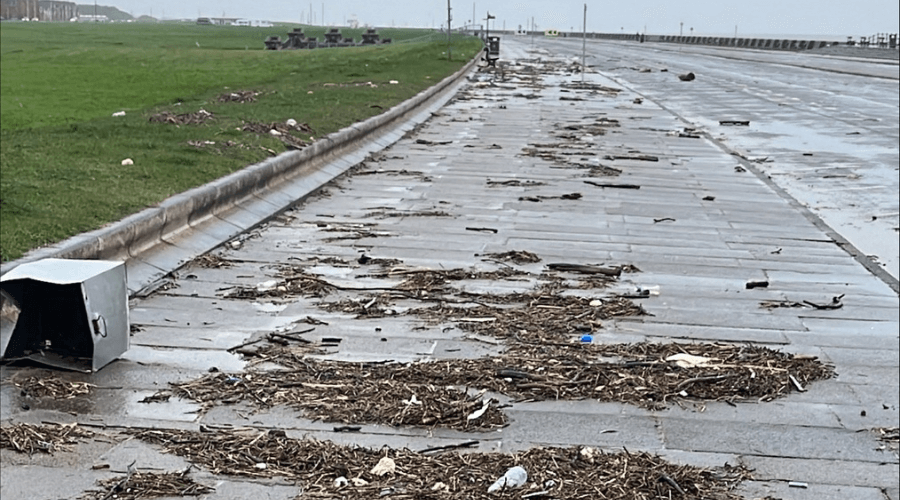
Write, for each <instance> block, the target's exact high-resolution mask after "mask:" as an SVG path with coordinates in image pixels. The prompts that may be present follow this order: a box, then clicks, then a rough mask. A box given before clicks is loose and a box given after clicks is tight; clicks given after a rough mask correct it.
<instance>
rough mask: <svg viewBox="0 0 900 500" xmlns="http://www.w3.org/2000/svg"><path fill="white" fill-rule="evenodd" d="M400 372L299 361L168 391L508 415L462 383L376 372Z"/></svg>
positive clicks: (345, 408)
mask: <svg viewBox="0 0 900 500" xmlns="http://www.w3.org/2000/svg"><path fill="white" fill-rule="evenodd" d="M267 361H270V362H278V361H279V360H278V359H277V358H275V359H273V358H271V357H270V358H268V359H267ZM399 372H402V367H399V366H397V365H392V366H385V365H377V364H376V365H367V364H361V363H340V362H321V361H319V362H317V361H312V360H301V362H299V363H296V362H295V363H292V369H291V370H289V371H287V370H284V371H265V372H253V373H246V374H242V375H227V374H222V373H217V374H210V375H206V376H204V377H202V378H200V379H198V380H195V381H193V382H188V383H183V384H174V385H173V391H174V393H175V395H177V396H179V397H183V398H188V399H192V400H194V401H197V402H198V403H200V404H201V405H203V406H205V407H209V406H212V405H213V404H222V403H223V402H227V403H237V402H248V403H250V404H252V405H255V406H257V407H260V408H268V407H271V406H276V405H290V406H291V407H293V408H296V409H299V410H302V411H303V413H304V414H305V415H306V416H307V417H309V418H311V419H313V420H322V421H324V422H343V423H347V424H368V423H373V424H384V425H393V426H400V425H407V426H423V427H438V426H439V427H448V428H452V429H460V430H489V429H495V428H497V427H502V426H504V425H505V424H506V422H507V419H506V417H505V415H503V413H502V412H501V411H500V410H499V408H498V403H497V402H496V401H494V400H490V399H487V398H484V397H483V396H482V395H481V394H475V395H469V394H468V393H467V392H466V390H465V387H448V386H444V385H442V384H441V383H440V382H439V381H437V380H435V381H433V382H432V381H429V380H427V379H423V378H422V377H421V376H418V377H416V376H412V377H409V379H415V382H413V381H411V380H410V381H409V382H406V381H403V380H398V379H394V380H392V379H390V378H382V377H384V376H388V377H390V376H392V375H395V376H396V375H398V373H399ZM404 380H405V379H404ZM483 407H485V408H486V411H485V412H484V413H483V414H482V415H481V416H480V417H479V418H477V419H476V418H473V419H469V418H468V417H469V416H470V415H471V414H473V413H474V412H475V411H476V410H479V409H481V408H483Z"/></svg>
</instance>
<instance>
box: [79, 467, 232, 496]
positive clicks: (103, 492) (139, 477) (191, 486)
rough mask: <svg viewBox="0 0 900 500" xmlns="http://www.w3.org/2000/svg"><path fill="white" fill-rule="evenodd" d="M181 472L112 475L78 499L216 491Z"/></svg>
mask: <svg viewBox="0 0 900 500" xmlns="http://www.w3.org/2000/svg"><path fill="white" fill-rule="evenodd" d="M189 471H190V467H189V468H188V469H187V470H184V471H182V472H164V473H155V472H139V471H134V472H131V471H129V473H128V474H127V475H126V476H125V477H123V478H118V477H112V478H108V479H104V480H101V481H98V486H99V487H100V488H101V489H99V490H91V491H88V492H86V493H84V494H82V495H81V496H79V497H78V500H109V499H113V498H114V499H116V500H138V499H141V498H157V497H186V496H191V497H197V496H200V495H205V494H207V493H215V491H216V489H215V488H213V487H210V486H206V485H203V484H200V483H197V482H195V481H194V480H193V479H192V478H190V477H188V475H187V474H188V472H189Z"/></svg>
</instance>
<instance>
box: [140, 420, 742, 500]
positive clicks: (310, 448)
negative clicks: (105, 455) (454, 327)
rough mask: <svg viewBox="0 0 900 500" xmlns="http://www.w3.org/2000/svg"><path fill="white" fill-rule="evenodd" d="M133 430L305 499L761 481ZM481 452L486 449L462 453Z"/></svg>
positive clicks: (621, 491)
mask: <svg viewBox="0 0 900 500" xmlns="http://www.w3.org/2000/svg"><path fill="white" fill-rule="evenodd" d="M132 432H133V433H134V435H135V436H136V437H137V438H138V439H141V440H143V441H146V442H148V443H151V444H156V445H159V446H162V447H163V448H165V449H166V450H167V451H168V452H170V453H174V454H176V455H179V456H181V457H184V458H186V459H188V460H190V461H191V462H193V463H195V464H197V465H200V466H202V467H204V468H206V469H208V470H209V471H210V472H212V473H213V474H227V475H233V476H242V477H251V478H273V477H281V478H285V479H288V480H292V481H296V482H297V483H299V486H300V487H301V488H302V490H303V498H306V497H310V498H341V499H344V500H362V499H371V498H379V497H390V498H442V499H448V500H479V499H480V500H487V499H493V498H513V497H514V498H554V499H558V500H574V499H584V498H617V499H621V500H639V499H641V500H643V499H664V498H665V499H668V498H686V499H697V500H699V499H701V498H706V499H716V500H738V499H740V498H741V497H740V496H739V495H737V494H736V493H733V490H734V488H736V487H737V486H738V485H739V484H740V483H741V482H742V481H744V480H747V479H750V478H751V476H750V474H749V472H748V471H747V470H746V469H744V468H742V467H740V466H730V465H728V464H725V465H724V466H723V467H720V468H700V467H693V466H688V465H675V464H670V463H668V462H666V461H664V460H663V459H662V458H660V457H658V456H655V455H651V454H649V453H633V452H620V453H604V452H603V451H601V450H597V449H594V448H589V447H570V448H553V447H546V448H533V449H530V450H528V451H525V452H522V453H518V454H503V453H468V454H467V453H461V452H459V451H455V452H446V453H429V452H428V450H423V451H422V452H415V451H411V450H408V449H400V450H395V449H390V448H383V449H381V450H372V449H368V448H361V447H350V446H344V445H338V444H335V443H332V442H328V441H317V440H315V439H312V438H306V439H303V440H297V439H292V438H289V437H287V436H286V435H285V433H284V431H278V430H269V431H260V430H257V429H240V430H234V431H211V430H210V432H191V431H166V430H145V431H132ZM473 444H477V442H474V443H473V442H467V443H463V444H461V445H460V446H462V447H464V446H466V445H469V446H471V445H473ZM449 448H451V449H452V448H453V447H452V446H451V447H449ZM436 451H440V449H437V450H436ZM385 457H387V458H388V459H390V461H391V462H393V464H394V470H393V472H386V473H383V474H381V475H379V472H380V471H381V469H380V468H378V467H377V466H378V464H379V463H384V462H386V460H385ZM515 465H518V466H521V467H523V468H524V469H525V470H526V471H527V473H528V481H527V482H526V483H525V485H524V486H522V487H521V488H518V489H516V490H513V491H509V492H501V493H499V494H488V493H487V489H488V486H490V485H491V484H492V483H493V482H494V481H495V480H496V479H497V478H498V477H500V476H502V475H503V473H504V472H505V471H506V470H508V469H509V468H510V467H512V466H515ZM527 495H530V496H527Z"/></svg>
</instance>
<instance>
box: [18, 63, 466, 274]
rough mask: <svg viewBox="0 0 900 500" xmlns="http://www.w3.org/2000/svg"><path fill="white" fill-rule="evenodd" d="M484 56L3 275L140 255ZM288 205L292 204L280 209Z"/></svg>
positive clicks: (393, 115) (415, 104) (398, 115)
mask: <svg viewBox="0 0 900 500" xmlns="http://www.w3.org/2000/svg"><path fill="white" fill-rule="evenodd" d="M480 55H481V53H480V52H479V53H478V55H476V57H474V58H473V59H472V60H471V61H469V62H468V63H467V64H466V65H465V66H463V67H462V68H461V69H459V70H458V71H457V72H456V73H454V74H452V75H450V76H448V77H446V78H444V79H443V80H441V81H440V82H438V83H437V84H435V85H434V86H432V87H430V88H428V89H426V90H423V91H422V92H420V93H418V94H416V95H415V96H413V97H412V98H411V99H408V100H406V101H404V102H402V103H400V104H397V105H396V106H394V107H392V108H390V109H389V110H387V111H386V112H384V113H381V114H379V115H376V116H373V117H371V118H368V119H366V120H364V121H363V122H360V123H355V124H352V125H350V126H348V127H345V128H344V129H341V130H339V131H337V132H334V133H332V134H329V135H327V136H325V137H321V138H319V139H318V140H317V141H315V142H313V143H312V144H311V145H310V146H309V147H307V148H305V149H303V150H301V151H288V152H285V153H282V154H280V155H278V156H276V157H274V158H269V159H267V160H265V161H263V162H260V163H257V164H254V165H251V166H249V167H247V168H244V169H242V170H240V171H238V172H234V173H232V174H230V175H227V176H225V177H222V178H220V179H217V180H214V181H212V182H210V183H207V184H204V185H202V186H198V187H196V188H192V189H190V190H188V191H185V192H183V193H180V194H176V195H174V196H172V197H170V198H167V199H166V200H164V201H162V202H161V203H160V204H159V205H157V206H155V207H151V208H147V209H145V210H142V211H140V212H138V213H136V214H133V215H130V216H128V217H126V218H124V219H122V220H119V221H117V222H114V223H111V224H109V225H107V226H105V227H102V228H99V229H96V230H93V231H89V232H86V233H82V234H79V235H75V236H73V237H71V238H68V239H66V240H64V241H62V242H59V243H57V244H54V245H49V246H46V247H42V248H38V249H35V250H32V251H30V252H28V253H27V254H26V255H25V256H24V257H22V258H20V259H17V260H14V261H11V262H5V263H3V264H2V265H0V275H3V274H6V273H7V272H9V271H11V270H13V269H15V268H16V267H18V266H19V265H22V264H25V263H27V262H33V261H37V260H41V259H45V258H69V259H88V260H90V259H109V260H129V258H139V257H140V255H141V254H142V253H144V252H146V251H149V250H151V249H152V248H154V247H156V246H158V245H160V244H165V241H164V239H165V238H168V237H170V236H173V235H175V234H178V233H181V232H183V231H185V230H187V229H190V228H191V227H193V226H195V225H196V224H199V223H201V222H203V221H205V220H207V219H209V218H210V217H214V216H215V215H216V214H217V213H220V212H223V211H225V210H227V209H229V208H231V207H233V206H234V205H236V204H239V203H241V202H242V201H243V200H245V199H247V198H249V197H253V196H264V192H265V191H268V190H270V189H274V188H275V187H277V186H278V185H280V184H282V183H283V182H286V181H288V180H290V179H294V178H296V177H297V176H302V175H310V174H312V173H314V172H316V171H317V170H318V169H319V168H321V167H322V166H324V165H326V164H327V163H328V160H329V159H331V158H334V157H335V156H338V155H340V154H342V153H343V152H345V151H348V150H350V149H351V148H353V147H354V146H356V145H359V144H360V143H362V142H364V141H365V140H366V139H369V138H370V136H372V135H374V134H376V133H377V132H378V131H379V130H380V129H381V128H382V127H386V126H388V125H390V124H393V123H396V122H398V121H402V120H403V119H404V118H409V117H410V115H411V114H412V113H413V112H414V111H415V110H416V109H418V108H419V107H424V106H426V105H428V104H429V103H430V102H431V101H432V100H433V99H436V98H437V97H438V96H440V95H441V94H442V93H443V91H444V90H446V89H447V88H448V87H450V86H452V85H454V84H456V83H459V82H460V81H461V80H462V79H463V78H464V77H465V76H466V75H467V74H468V73H469V71H470V70H471V69H472V68H473V67H474V66H475V65H476V64H477V62H478V60H479V56H480ZM306 194H309V193H306ZM304 196H305V195H304ZM301 198H302V196H301ZM295 201H298V200H295ZM287 208H289V205H288V206H285V207H282V208H281V209H280V210H284V209H287ZM277 213H278V212H276V213H273V214H271V215H272V216H274V215H277ZM259 222H260V223H262V222H264V221H259Z"/></svg>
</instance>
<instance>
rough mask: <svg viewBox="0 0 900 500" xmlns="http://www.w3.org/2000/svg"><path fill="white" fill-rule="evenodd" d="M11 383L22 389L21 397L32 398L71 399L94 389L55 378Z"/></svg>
mask: <svg viewBox="0 0 900 500" xmlns="http://www.w3.org/2000/svg"><path fill="white" fill-rule="evenodd" d="M13 383H14V384H15V385H16V387H18V388H20V389H22V394H23V395H25V396H31V397H34V398H43V397H51V398H53V399H71V398H74V397H78V396H84V395H86V394H90V393H91V391H92V390H93V388H94V385H93V384H89V383H87V382H69V381H66V380H63V379H61V378H59V377H56V376H49V377H28V378H25V379H21V380H14V381H13Z"/></svg>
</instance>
